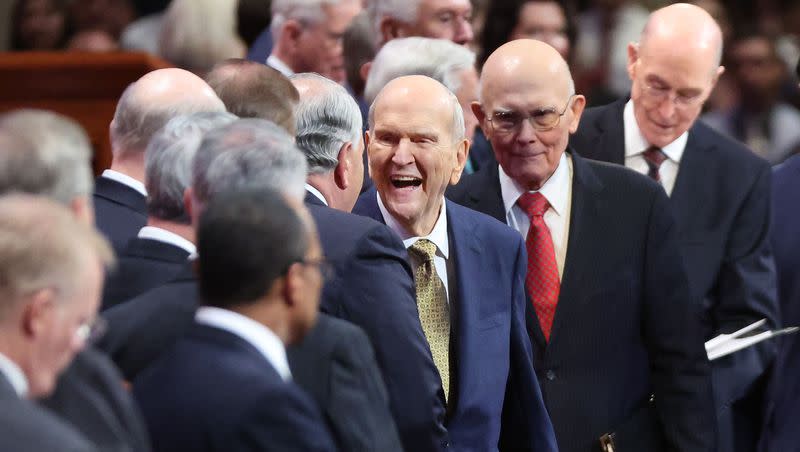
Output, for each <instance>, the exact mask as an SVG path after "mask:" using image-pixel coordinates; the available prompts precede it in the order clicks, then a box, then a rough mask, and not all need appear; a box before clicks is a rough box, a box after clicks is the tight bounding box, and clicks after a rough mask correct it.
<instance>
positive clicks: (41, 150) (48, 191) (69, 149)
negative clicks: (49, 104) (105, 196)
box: [0, 109, 94, 204]
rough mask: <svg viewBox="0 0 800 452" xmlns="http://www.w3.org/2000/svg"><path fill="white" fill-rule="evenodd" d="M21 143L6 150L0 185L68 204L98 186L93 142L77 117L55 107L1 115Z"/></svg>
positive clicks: (0, 123) (1, 155) (1, 123)
mask: <svg viewBox="0 0 800 452" xmlns="http://www.w3.org/2000/svg"><path fill="white" fill-rule="evenodd" d="M3 130H5V131H7V133H9V134H11V135H13V136H16V137H18V138H19V140H20V141H19V143H22V146H21V148H20V149H3V152H0V189H2V191H23V192H26V193H32V194H38V195H43V196H47V197H49V198H52V199H55V200H57V201H59V202H61V203H64V204H68V203H70V202H71V201H72V200H73V199H75V198H76V197H79V196H86V197H88V196H90V195H91V194H92V191H94V181H93V177H92V168H91V160H92V147H91V144H90V141H89V137H88V136H87V135H86V132H85V131H84V130H83V128H82V127H81V126H80V125H79V124H78V123H77V122H75V121H74V120H72V119H70V118H67V117H66V116H62V115H59V114H56V113H53V112H50V111H45V110H34V109H22V110H16V111H12V112H10V113H6V114H4V115H2V116H0V132H2V131H3Z"/></svg>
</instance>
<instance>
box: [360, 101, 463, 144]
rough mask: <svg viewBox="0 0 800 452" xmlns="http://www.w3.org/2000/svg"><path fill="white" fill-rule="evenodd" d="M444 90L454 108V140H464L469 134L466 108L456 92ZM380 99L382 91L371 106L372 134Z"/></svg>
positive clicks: (370, 121) (370, 128) (451, 106)
mask: <svg viewBox="0 0 800 452" xmlns="http://www.w3.org/2000/svg"><path fill="white" fill-rule="evenodd" d="M444 92H445V93H447V99H448V100H449V101H450V108H451V109H452V110H453V129H452V131H451V133H452V135H453V141H458V140H463V139H464V138H465V137H466V134H467V127H466V125H465V124H464V110H463V109H462V108H461V103H459V102H458V98H457V97H456V95H455V94H453V93H452V92H451V91H449V90H447V89H445V90H444ZM378 100H380V93H378V95H377V96H375V100H373V101H372V104H370V106H369V131H370V134H371V133H372V132H373V128H374V127H375V104H376V103H377V101H378Z"/></svg>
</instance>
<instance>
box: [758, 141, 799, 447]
mask: <svg viewBox="0 0 800 452" xmlns="http://www.w3.org/2000/svg"><path fill="white" fill-rule="evenodd" d="M772 182H773V183H772V218H773V222H772V236H771V242H772V247H773V249H774V250H775V266H776V268H777V271H778V296H779V299H780V302H781V316H782V323H783V326H798V325H800V211H798V206H800V157H793V158H791V159H789V160H787V161H786V162H785V163H784V164H783V165H780V166H779V167H777V168H776V170H775V173H774V174H773V178H772ZM779 346H780V347H779V353H778V358H777V361H776V365H775V371H774V375H773V379H772V382H771V383H770V394H771V397H770V400H769V408H768V410H767V428H766V429H765V432H764V441H765V442H764V444H765V447H764V448H763V449H762V450H764V451H765V452H768V451H778V450H779V451H785V452H800V429H798V428H797V419H798V418H800V339H798V335H796V334H795V335H792V336H787V337H785V338H782V339H781V342H780V343H779Z"/></svg>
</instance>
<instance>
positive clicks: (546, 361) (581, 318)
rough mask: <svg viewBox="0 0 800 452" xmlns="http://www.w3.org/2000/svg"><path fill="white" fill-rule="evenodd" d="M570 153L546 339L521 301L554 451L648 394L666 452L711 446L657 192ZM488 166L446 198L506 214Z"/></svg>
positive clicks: (697, 336) (688, 314)
mask: <svg viewBox="0 0 800 452" xmlns="http://www.w3.org/2000/svg"><path fill="white" fill-rule="evenodd" d="M571 154H572V159H573V181H572V208H571V218H570V225H569V239H568V244H567V255H566V263H565V266H564V274H563V277H562V281H561V291H560V294H559V298H558V306H557V308H556V314H555V319H554V321H553V329H552V332H551V337H550V342H549V343H546V342H545V340H544V336H543V335H542V332H541V329H540V327H539V322H538V321H536V317H535V313H534V312H533V310H532V309H531V308H530V303H528V307H529V315H528V320H529V321H528V329H529V333H530V334H531V337H532V342H533V354H534V365H535V368H536V372H537V375H538V377H539V382H540V385H541V388H542V392H543V394H544V399H545V403H546V404H547V408H548V411H549V412H550V417H551V420H552V421H553V426H554V427H555V431H556V438H557V439H558V446H559V450H560V451H562V452H589V451H595V450H598V447H599V446H598V438H599V437H600V436H601V435H602V434H603V433H607V432H611V431H615V430H617V429H618V428H619V427H620V426H621V425H623V424H624V423H625V422H626V421H628V420H629V419H630V418H631V417H632V416H633V415H634V413H635V412H636V411H637V409H639V408H640V407H642V406H643V405H644V404H645V403H646V401H647V400H648V398H649V397H650V395H651V394H655V401H656V402H655V410H656V413H657V418H658V419H659V423H658V424H659V426H660V430H661V432H662V433H663V435H664V436H665V438H666V440H667V445H668V446H669V447H670V450H681V451H711V450H713V449H714V436H715V435H714V431H715V429H714V422H713V420H714V412H713V402H712V395H711V381H710V378H709V372H710V370H709V364H708V360H707V359H706V355H705V349H704V347H703V342H702V338H701V325H700V321H699V318H698V316H699V314H698V312H697V306H696V304H695V303H693V302H692V301H691V298H690V295H689V287H688V281H687V277H686V274H685V272H684V270H683V264H682V261H681V256H680V254H679V252H678V249H677V243H678V241H677V231H676V226H675V222H674V220H673V218H672V215H671V213H670V211H669V208H668V207H667V204H668V200H667V197H666V195H665V194H664V191H663V190H662V189H661V188H660V187H659V186H657V185H656V184H655V183H653V181H651V180H649V179H648V178H646V177H644V176H641V175H639V174H636V173H634V172H633V171H630V170H627V169H625V168H621V167H618V166H616V165H608V164H604V163H597V162H591V161H587V160H584V159H582V158H581V157H580V156H578V155H576V154H575V153H571ZM497 171H498V170H497V167H496V166H491V167H486V168H484V169H483V170H481V171H479V172H477V173H475V174H473V175H471V176H467V177H466V178H464V179H463V181H462V183H461V184H460V185H459V186H458V187H457V189H456V190H452V191H451V192H450V193H449V196H450V197H451V199H453V200H454V201H456V202H459V203H462V204H463V205H465V206H467V207H471V208H473V209H476V210H479V211H482V212H484V213H487V214H489V215H492V216H494V217H495V218H498V219H501V220H502V221H505V212H504V207H503V200H502V197H501V192H500V181H499V179H498V177H497ZM642 450H644V449H642Z"/></svg>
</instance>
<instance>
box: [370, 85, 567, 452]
mask: <svg viewBox="0 0 800 452" xmlns="http://www.w3.org/2000/svg"><path fill="white" fill-rule="evenodd" d="M464 129H465V128H464V117H463V114H462V112H461V107H460V105H459V103H458V99H457V98H456V97H455V95H453V94H452V93H451V92H450V91H448V90H447V88H445V87H444V85H442V84H441V83H439V82H437V81H435V80H433V79H431V78H429V77H425V76H419V75H414V76H405V77H399V78H397V79H395V80H393V81H391V82H389V83H388V84H387V85H386V86H385V87H384V89H383V90H382V91H381V92H380V93H379V94H378V96H377V98H376V100H375V102H373V104H372V107H371V108H370V128H369V133H368V135H367V137H368V150H369V157H370V159H369V160H370V174H372V176H373V180H374V182H375V187H376V188H377V192H376V191H375V190H370V191H367V192H365V193H364V194H363V195H361V197H360V198H359V201H358V203H357V204H356V207H355V209H354V211H355V212H357V213H360V214H363V215H365V216H368V217H371V218H373V219H375V220H378V221H381V222H384V223H385V224H387V225H388V226H389V227H390V228H391V229H392V230H393V231H394V232H395V233H396V234H397V235H398V236H400V238H401V239H402V240H403V244H404V245H405V246H407V247H409V249H410V253H411V258H412V260H411V264H412V267H413V268H414V279H415V282H416V292H417V294H416V300H417V306H418V310H419V317H420V321H421V324H422V329H423V332H424V334H425V337H426V338H427V340H428V344H429V346H430V349H431V354H432V356H433V361H434V364H435V365H436V368H437V370H438V371H439V375H440V378H441V381H442V389H443V391H442V393H441V396H442V397H443V398H444V400H445V401H446V405H447V421H446V426H447V429H448V435H449V442H450V445H451V447H452V448H453V449H455V450H475V451H486V450H497V449H498V447H500V448H501V449H502V450H530V451H543V450H544V451H547V450H556V445H555V437H554V435H553V430H552V426H551V424H550V420H549V419H548V416H547V411H546V410H545V408H544V402H543V400H542V395H541V392H540V391H539V384H538V383H537V381H536V375H535V373H534V369H533V363H532V362H531V348H530V347H531V345H530V339H529V338H528V336H527V334H526V332H525V318H524V314H525V289H524V286H523V279H524V272H525V264H524V263H525V259H526V258H525V249H524V247H523V243H522V240H521V239H520V238H519V235H517V234H516V233H515V232H514V231H512V230H511V229H509V228H507V227H506V226H503V225H501V224H500V223H498V222H496V221H494V220H492V219H490V218H488V217H487V216H485V215H482V214H478V213H477V212H474V211H471V210H469V209H465V208H463V207H460V206H458V205H455V204H453V203H450V202H445V199H444V191H445V188H446V187H447V185H448V184H451V183H455V182H457V181H458V179H459V177H460V175H461V170H462V169H463V167H464V163H465V162H466V153H467V149H468V147H469V140H467V139H466V138H465V135H464Z"/></svg>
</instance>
